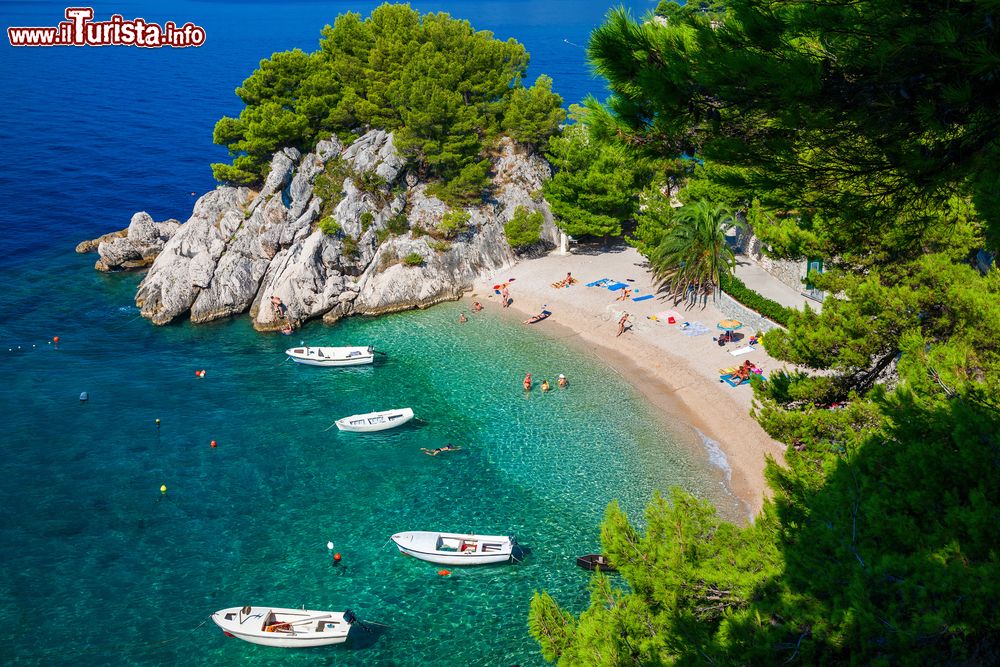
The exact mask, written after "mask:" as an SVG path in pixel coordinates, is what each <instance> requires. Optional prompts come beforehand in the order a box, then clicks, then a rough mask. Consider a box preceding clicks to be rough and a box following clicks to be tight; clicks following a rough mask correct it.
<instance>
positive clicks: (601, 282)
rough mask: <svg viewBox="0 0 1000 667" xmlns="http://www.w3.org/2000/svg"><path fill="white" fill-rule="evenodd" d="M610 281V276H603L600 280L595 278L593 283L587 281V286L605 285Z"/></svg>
mask: <svg viewBox="0 0 1000 667" xmlns="http://www.w3.org/2000/svg"><path fill="white" fill-rule="evenodd" d="M609 282H611V280H610V279H608V278H601V279H600V280H595V281H594V282H592V283H587V287H604V286H605V285H607V284H608V283H609Z"/></svg>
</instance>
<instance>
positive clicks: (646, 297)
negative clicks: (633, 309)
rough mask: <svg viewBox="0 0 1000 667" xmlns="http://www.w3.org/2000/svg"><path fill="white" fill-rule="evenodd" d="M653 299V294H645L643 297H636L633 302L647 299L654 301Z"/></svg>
mask: <svg viewBox="0 0 1000 667" xmlns="http://www.w3.org/2000/svg"><path fill="white" fill-rule="evenodd" d="M652 298H653V295H652V294H643V295H642V296H637V297H634V298H633V299H632V300H633V301H645V300H646V299H652Z"/></svg>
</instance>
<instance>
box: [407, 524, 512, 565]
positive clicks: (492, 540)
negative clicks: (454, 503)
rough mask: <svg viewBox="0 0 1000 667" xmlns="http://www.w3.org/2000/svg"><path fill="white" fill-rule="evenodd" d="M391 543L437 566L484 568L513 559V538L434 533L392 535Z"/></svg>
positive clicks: (416, 531)
mask: <svg viewBox="0 0 1000 667" xmlns="http://www.w3.org/2000/svg"><path fill="white" fill-rule="evenodd" d="M391 539H392V541H393V542H394V543H395V545H396V546H397V547H398V548H399V550H400V551H401V552H403V553H404V554H406V555H407V556H413V557H414V558H419V559H420V560H426V561H430V562H431V563H440V564H441V565H486V564H487V563H505V562H507V561H509V560H511V559H512V558H513V554H514V545H516V544H517V540H516V539H514V537H513V536H510V537H505V536H501V535H471V534H462V533H437V532H433V531H426V530H413V531H409V532H405V533H396V534H395V535H393V536H392V538H391Z"/></svg>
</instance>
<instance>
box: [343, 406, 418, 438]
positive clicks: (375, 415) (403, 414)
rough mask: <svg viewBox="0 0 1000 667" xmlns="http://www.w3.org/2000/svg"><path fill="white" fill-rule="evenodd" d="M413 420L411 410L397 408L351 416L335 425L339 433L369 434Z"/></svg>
mask: <svg viewBox="0 0 1000 667" xmlns="http://www.w3.org/2000/svg"><path fill="white" fill-rule="evenodd" d="M411 419H413V410H412V409H411V408H399V409H398V410H383V411H382V412H366V413H364V414H362V415H351V416H350V417H344V418H343V419H338V420H337V421H336V422H335V423H336V424H337V428H339V429H340V430H341V431H351V432H354V433H371V432H373V431H384V430H386V429H388V428H396V427H397V426H402V425H403V424H405V423H406V422H408V421H410V420H411Z"/></svg>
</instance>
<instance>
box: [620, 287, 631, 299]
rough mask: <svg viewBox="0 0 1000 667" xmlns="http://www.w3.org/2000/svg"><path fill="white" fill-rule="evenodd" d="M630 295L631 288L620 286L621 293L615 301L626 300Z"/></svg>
mask: <svg viewBox="0 0 1000 667" xmlns="http://www.w3.org/2000/svg"><path fill="white" fill-rule="evenodd" d="M631 296H632V290H630V289H629V288H627V287H623V288H622V293H621V294H620V295H619V296H618V298H617V299H616V301H626V300H628V299H629V297H631Z"/></svg>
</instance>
